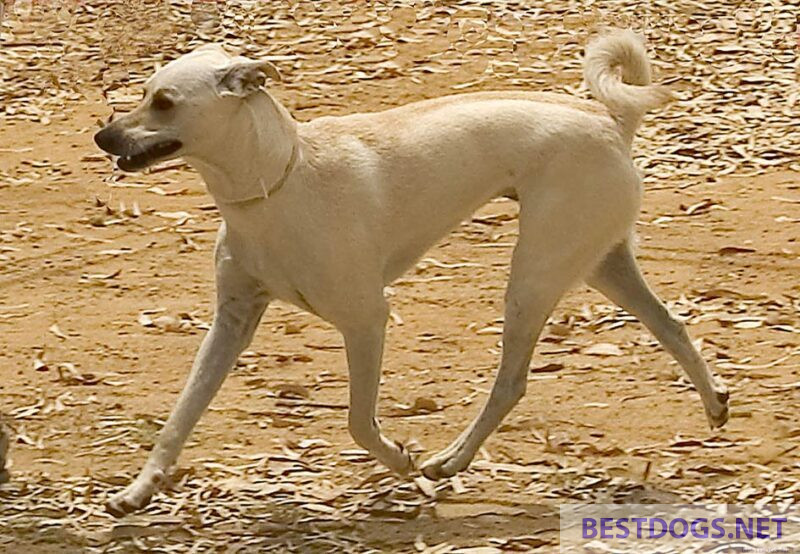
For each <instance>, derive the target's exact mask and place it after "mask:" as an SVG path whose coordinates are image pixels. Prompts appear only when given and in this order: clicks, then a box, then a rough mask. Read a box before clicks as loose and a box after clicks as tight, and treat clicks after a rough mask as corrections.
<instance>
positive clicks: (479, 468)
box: [0, 1, 800, 553]
mask: <svg viewBox="0 0 800 554" xmlns="http://www.w3.org/2000/svg"><path fill="white" fill-rule="evenodd" d="M679 4H680V3H678V5H676V7H674V8H671V7H668V6H666V3H665V5H664V6H660V5H659V4H652V5H648V6H646V7H642V6H640V5H637V4H635V3H625V4H623V3H611V2H609V3H607V5H606V4H596V5H595V8H594V9H592V10H584V9H582V8H581V7H580V4H577V3H570V2H554V3H552V4H550V3H548V6H549V7H548V8H547V9H545V10H534V9H533V8H526V7H525V4H524V3H518V4H516V3H513V2H509V3H508V4H503V7H501V8H498V7H494V8H492V7H487V6H488V5H487V4H485V3H480V2H461V3H459V4H448V3H435V4H434V3H433V2H419V3H417V5H416V7H415V6H414V5H412V4H411V3H408V4H401V3H394V4H388V3H384V4H376V5H374V6H372V5H371V6H372V7H367V6H366V4H364V5H361V4H346V3H344V4H337V3H335V2H333V3H332V2H319V3H310V2H300V3H298V2H292V3H275V4H269V5H268V4H267V3H263V4H258V3H252V2H251V3H249V4H248V3H227V4H226V3H221V4H220V3H206V4H204V5H202V6H199V7H198V6H195V9H194V11H192V10H191V9H190V8H189V7H188V3H186V2H171V3H165V2H131V3H128V4H124V3H114V2H97V1H92V2H82V3H78V4H76V3H66V2H65V3H64V5H65V6H66V7H62V9H61V10H60V11H58V10H54V9H51V8H47V7H46V6H44V5H42V6H39V5H36V3H34V5H33V6H32V7H31V6H27V7H25V6H23V7H22V8H23V9H18V10H17V11H16V12H14V11H13V8H12V9H11V10H7V13H6V21H5V23H4V25H3V27H2V29H1V30H2V41H3V44H2V50H0V78H1V79H2V81H0V83H2V84H0V95H2V98H3V100H2V105H0V113H2V114H3V116H2V119H1V120H0V121H2V124H0V411H1V412H2V415H3V417H4V419H5V422H6V423H7V424H8V426H9V428H10V439H11V450H10V473H11V481H10V482H9V483H7V484H5V485H2V486H0V550H3V551H5V552H51V551H52V552H56V551H58V552H72V551H75V552H82V551H137V550H147V549H149V550H152V551H154V552H167V551H169V552H172V551H176V552H177V551H188V550H190V549H193V550H192V551H194V552H204V551H222V552H250V551H268V550H269V551H277V552H287V551H297V552H370V551H372V552H442V553H443V552H504V551H522V552H527V551H541V552H553V551H555V550H557V545H558V534H557V528H558V516H557V513H558V506H559V504H562V503H564V502H570V501H572V502H576V501H578V502H581V501H583V502H585V501H606V502H609V501H614V502H642V501H660V502H673V501H682V502H683V501H686V502H689V501H702V500H714V501H720V502H740V503H742V502H754V501H757V500H762V501H771V500H775V501H782V502H787V503H794V502H797V501H798V498H799V497H800V485H799V484H798V477H800V463H798V453H800V450H799V449H798V447H799V446H800V422H798V413H800V371H798V367H799V366H798V364H799V363H800V281H799V280H798V270H800V243H798V237H799V236H800V167H798V165H797V163H796V159H794V158H792V155H793V154H792V149H793V148H794V155H796V153H797V150H796V148H797V145H798V144H800V143H799V142H798V141H797V132H796V131H797V127H798V126H797V123H796V120H795V121H794V123H792V120H791V117H793V110H794V111H796V109H797V105H796V101H797V97H798V93H797V85H796V81H795V73H794V71H795V70H794V69H793V66H792V64H793V63H794V60H795V58H794V57H793V52H792V51H791V46H788V47H787V46H786V45H785V44H783V43H780V42H775V37H778V38H781V37H783V35H782V34H781V33H782V32H783V31H781V29H780V28H778V27H771V28H770V29H771V31H770V32H773V35H774V36H772V35H768V33H767V34H766V35H765V34H764V30H763V29H761V30H760V31H759V29H756V28H755V25H756V23H754V20H753V19H752V17H755V16H757V17H758V18H763V13H762V12H758V13H756V14H755V16H754V15H753V14H750V13H749V12H748V13H744V15H742V14H741V13H738V12H737V13H736V14H734V15H735V17H732V18H729V19H728V20H725V19H724V18H722V16H721V15H720V14H723V15H724V14H725V12H726V10H725V3H721V2H718V3H715V2H707V3H704V4H701V3H692V4H687V5H686V6H683V7H681V6H680V5H679ZM543 5H544V4H543ZM754 5H755V6H756V8H753V9H758V10H765V11H764V13H772V14H773V15H775V16H776V17H775V20H776V21H780V16H781V14H782V12H781V11H780V8H779V7H776V6H780V5H789V6H790V7H792V4H791V3H788V4H787V3H781V4H775V5H773V4H770V3H767V2H763V3H755V4H754ZM17 8H19V6H17ZM770 9H773V10H774V11H773V12H769V10H770ZM793 9H795V10H796V9H797V6H796V5H794V7H793ZM426 10H427V11H426ZM671 10H674V11H671ZM715 10H718V11H719V10H721V12H720V14H717V16H715V15H714V14H715ZM731 13H733V12H731ZM670 17H671V18H672V19H668V18H670ZM715 17H716V18H717V19H714V18H715ZM709 18H711V19H709ZM748 18H750V19H748ZM711 20H714V21H722V23H714V24H711V23H709V21H711ZM725 21H727V26H726V24H725ZM758 21H761V19H758ZM608 23H616V24H634V25H635V26H637V27H638V28H640V29H641V30H643V31H644V32H645V34H646V35H647V36H648V38H649V44H650V49H651V52H653V55H654V57H655V58H656V66H657V70H658V71H657V74H658V78H659V79H666V80H669V81H670V82H673V83H675V86H676V88H677V89H678V90H679V91H680V92H679V97H680V100H679V101H678V102H677V103H676V104H674V105H672V106H670V107H667V108H665V109H664V110H663V111H662V112H660V113H658V114H653V115H652V116H649V117H648V118H647V120H646V121H645V123H644V126H643V128H642V132H641V134H640V137H641V138H640V139H639V140H637V142H636V143H635V145H634V148H635V154H636V156H637V160H638V162H639V164H640V166H641V167H642V168H643V170H644V173H645V174H646V175H647V179H646V187H645V193H644V207H643V210H642V214H641V217H640V220H639V223H638V226H637V232H638V236H639V259H640V260H641V263H642V266H643V268H644V271H645V273H646V275H647V277H648V279H649V280H650V282H651V283H652V285H653V287H654V288H655V289H656V290H657V291H658V293H659V294H660V295H661V296H662V298H664V299H665V300H666V301H668V302H669V304H670V305H671V307H672V308H673V310H674V311H675V312H676V313H677V314H678V315H680V316H681V317H682V318H684V319H685V320H686V321H687V323H688V328H689V331H690V333H691V334H692V336H693V337H694V338H695V339H697V340H699V341H701V343H702V352H703V354H704V356H705V358H706V359H707V360H709V361H710V362H711V363H712V364H713V365H714V367H715V369H716V371H717V372H718V373H719V374H721V375H722V376H723V377H724V379H725V380H726V381H727V383H728V385H729V387H730V390H731V398H732V408H731V409H732V417H731V420H730V422H729V424H728V425H727V426H726V427H725V428H724V429H723V430H721V431H719V432H710V431H709V429H708V426H707V424H706V420H705V417H704V415H703V412H702V407H701V404H700V401H699V398H698V396H697V394H696V393H695V391H694V390H693V389H692V387H691V386H690V385H689V384H688V383H687V380H686V378H685V377H684V376H683V375H682V374H681V373H680V371H679V370H678V368H677V366H676V364H675V363H674V362H673V361H672V359H671V358H669V357H668V355H667V354H666V353H665V352H664V351H663V350H662V349H661V348H660V347H659V346H658V344H657V343H656V342H654V340H653V339H652V337H651V336H650V335H649V334H648V333H647V332H646V330H645V329H644V328H643V327H642V326H641V325H640V324H639V323H637V322H636V321H635V320H633V319H632V318H631V317H629V316H628V315H627V314H625V313H624V312H622V311H620V310H618V309H616V308H614V307H613V306H611V305H610V304H609V303H608V301H607V300H605V299H604V298H602V297H601V296H599V295H598V294H596V293H593V292H591V291H590V290H589V289H587V288H586V287H584V286H578V287H576V289H575V290H574V291H572V292H571V293H570V294H569V295H568V296H567V297H565V299H564V300H563V301H562V303H561V304H560V305H559V306H558V308H557V309H556V311H555V312H554V314H553V316H552V319H551V322H550V324H549V326H548V327H547V329H546V331H545V333H544V335H543V339H542V341H541V343H540V345H539V347H538V348H537V351H536V353H535V356H534V360H533V362H532V368H531V374H530V382H529V389H528V395H527V397H526V398H525V399H524V400H523V401H522V402H521V403H520V404H519V406H518V407H517V408H516V409H515V410H514V411H513V412H512V414H511V415H510V416H509V417H508V419H507V421H506V422H505V423H504V424H503V426H502V427H501V428H500V429H499V431H498V432H497V433H495V434H494V435H493V436H492V437H491V438H490V439H489V440H488V442H487V443H486V445H485V448H484V449H483V450H482V451H481V453H480V455H479V456H478V457H477V459H476V461H475V463H474V464H473V465H472V467H471V468H470V469H469V470H468V471H466V472H465V473H464V474H462V475H461V476H460V477H458V478H455V479H452V480H450V481H447V482H443V483H436V484H432V483H428V482H426V481H424V480H421V479H417V480H416V481H414V480H410V481H402V480H400V479H397V478H395V477H393V476H391V475H389V474H387V473H386V472H385V471H384V470H383V469H382V468H381V467H379V466H377V465H376V464H375V463H374V462H373V461H372V460H370V459H369V457H367V456H365V455H364V453H363V452H361V451H360V450H358V449H357V448H356V447H355V445H354V444H353V442H352V441H351V439H350V437H349V436H348V433H347V429H346V399H347V380H346V366H345V358H344V353H343V349H342V340H341V338H340V336H339V335H338V333H337V332H336V330H335V329H333V328H332V327H331V326H330V325H328V324H326V323H324V322H322V321H320V320H318V319H316V318H314V317H313V316H310V315H307V314H304V313H302V312H301V311H300V310H298V309H296V308H294V307H292V306H289V305H285V304H276V305H274V306H272V307H271V308H270V309H269V310H268V312H267V314H266V315H265V317H264V320H263V323H262V324H261V327H260V329H259V332H258V334H257V336H256V338H255V341H254V342H253V344H252V346H251V347H250V349H249V350H248V351H247V352H246V353H245V354H244V355H243V356H242V358H241V361H240V363H239V364H238V366H237V367H236V368H235V370H234V371H233V372H232V373H231V375H230V377H229V379H228V380H227V382H226V383H225V385H224V387H223V389H222V391H221V392H220V394H219V396H218V397H217V398H216V400H215V401H214V402H213V405H212V406H211V409H210V411H209V412H208V413H207V414H206V415H205V416H204V417H203V419H202V421H201V423H200V424H199V425H198V427H197V429H196V430H195V432H194V434H193V436H192V437H191V440H190V442H189V444H188V445H187V448H186V449H185V451H184V453H183V455H182V457H181V459H180V462H179V464H178V468H177V471H176V475H175V477H174V486H173V488H172V490H170V491H167V492H165V493H163V494H159V495H158V496H157V497H155V498H154V500H153V503H152V504H151V506H150V508H148V510H146V511H145V512H143V513H142V514H139V515H136V516H131V517H129V518H126V519H124V520H114V519H113V518H111V517H110V516H108V515H106V514H105V512H104V511H103V501H104V499H105V498H106V497H107V496H108V495H109V494H110V493H113V492H115V491H117V490H119V488H120V487H121V486H122V485H123V484H124V483H125V482H126V481H127V480H128V479H129V478H130V477H131V476H132V475H134V473H135V472H136V471H137V470H138V469H139V467H140V466H141V464H142V463H143V462H144V460H145V458H146V456H147V453H148V452H147V451H148V449H149V448H151V446H152V444H153V441H154V440H155V437H156V434H157V431H158V429H159V427H160V426H161V425H162V424H163V421H164V420H165V418H166V417H167V415H168V413H169V410H170V408H171V406H172V404H173V402H174V401H175V398H176V395H177V393H178V391H179V390H180V388H181V386H182V384H183V381H184V379H185V377H186V374H187V371H188V368H189V365H190V363H191V360H192V357H193V355H194V352H195V350H196V348H197V346H198V344H199V342H200V339H201V336H202V334H203V333H204V332H205V329H206V328H207V322H208V321H209V320H210V318H211V300H212V295H213V282H212V263H211V249H212V245H213V241H214V237H215V230H216V227H217V225H218V223H219V215H218V213H217V211H216V210H215V209H214V207H213V205H212V204H211V199H210V197H209V196H207V195H206V194H205V192H204V190H203V186H202V183H201V182H200V181H199V179H198V177H197V175H196V174H195V173H194V172H192V171H191V170H190V169H188V168H187V167H185V166H183V165H181V164H180V163H176V162H171V163H168V164H167V168H166V169H158V170H155V171H151V172H150V173H148V174H145V175H140V174H137V175H124V174H121V173H120V172H119V171H118V170H115V169H113V167H112V163H111V162H110V160H109V159H108V158H107V157H105V156H104V155H102V154H101V153H100V152H99V151H98V150H97V149H96V147H95V146H94V145H93V142H92V135H93V133H94V131H95V130H96V129H97V122H98V120H101V121H104V120H106V119H107V118H108V117H109V116H110V114H111V108H110V107H109V104H111V105H112V106H114V107H115V108H116V109H117V110H124V109H127V107H129V106H130V105H131V102H132V101H133V100H135V99H136V98H138V95H139V94H140V93H139V90H140V86H141V81H142V79H143V78H144V77H146V76H147V75H149V74H150V73H151V72H152V70H153V68H154V66H155V64H156V63H157V62H159V61H161V60H169V59H171V58H173V57H174V56H176V55H177V54H179V53H180V52H184V51H187V50H190V49H191V48H192V47H193V46H194V45H196V44H199V43H202V42H206V41H209V40H217V41H223V42H225V43H226V44H228V46H229V47H230V48H232V49H235V48H236V47H240V48H244V50H245V51H246V52H248V53H249V54H250V55H269V56H272V57H273V59H274V60H275V62H276V63H277V64H278V65H279V66H280V68H281V70H282V71H283V73H284V74H285V76H286V82H285V83H284V84H282V85H276V86H274V87H273V91H274V94H275V95H276V96H277V97H278V98H279V99H280V100H281V101H283V102H285V104H286V105H287V106H288V107H289V108H290V109H291V111H292V112H293V113H294V114H295V116H296V117H297V118H298V119H300V120H307V119H309V118H313V117H316V116H319V115H323V114H343V113H349V112H354V111H369V110H376V109H380V108H383V107H387V106H392V105H397V104H401V103H404V102H407V101H411V100H416V99H421V98H425V97H434V96H439V95H442V94H448V93H453V92H459V91H461V90H481V89H492V88H497V89H500V88H502V89H509V88H520V87H530V88H535V89H537V90H559V91H564V92H575V93H577V94H580V95H585V94H586V92H585V91H584V90H583V89H582V88H581V84H580V53H581V51H582V48H583V45H584V43H585V41H586V39H587V37H589V36H590V34H591V33H592V32H594V31H595V30H596V29H597V27H598V26H599V25H601V24H608ZM714 25H717V26H716V27H714ZM709 34H711V35H712V38H711V39H710V40H707V38H708V35H709ZM765 37H766V38H765ZM792 40H793V39H792ZM759 41H760V42H759ZM775 44H777V46H775ZM737 47H738V50H737ZM769 48H774V50H769ZM757 77H758V78H757ZM431 186H435V183H431ZM515 213H516V205H515V203H514V202H512V201H510V200H501V201H496V202H493V203H491V204H489V205H488V206H486V207H485V208H483V209H481V210H480V211H479V212H478V213H477V214H475V216H474V217H473V218H472V219H471V220H468V221H465V222H464V223H463V224H462V225H461V226H460V227H458V228H457V229H455V230H454V231H453V233H452V234H450V235H449V236H448V237H446V238H445V239H444V240H443V241H441V242H440V243H439V244H438V245H437V246H436V247H435V248H434V249H433V250H432V251H431V252H430V253H429V254H428V255H427V256H426V257H425V258H424V259H423V260H421V261H420V262H419V264H418V265H417V267H416V268H415V270H413V271H411V272H410V273H409V274H408V275H406V276H405V277H403V278H402V279H401V280H400V281H398V282H397V283H396V284H394V285H393V286H392V287H391V288H390V289H388V290H387V294H388V295H389V296H390V297H391V302H392V306H393V310H394V313H393V318H392V322H391V324H390V328H389V336H388V346H387V352H386V356H385V363H384V379H383V385H382V389H381V400H380V411H381V416H382V421H383V426H384V428H385V430H386V432H387V433H388V434H389V435H390V436H392V437H396V438H398V439H400V440H401V441H404V442H406V443H408V444H410V445H411V446H412V449H413V450H414V451H415V452H416V453H418V454H419V456H420V458H424V457H425V456H428V455H430V454H431V453H433V452H435V451H437V450H438V449H440V448H442V447H444V446H445V445H446V444H448V442H449V441H450V440H452V439H453V438H454V437H455V436H456V434H457V433H459V432H460V430H461V429H462V428H463V426H464V425H465V424H466V423H467V421H468V420H469V419H470V418H471V417H473V416H474V415H475V414H476V413H477V411H478V409H479V407H480V406H481V404H482V402H483V401H484V399H485V397H486V394H487V391H488V390H489V388H490V386H491V383H492V378H493V374H494V368H495V365H496V363H497V361H498V354H499V345H498V341H499V338H500V334H499V329H500V327H501V325H502V319H501V318H502V306H503V289H504V284H505V281H506V277H507V272H508V261H509V256H510V253H511V250H512V247H513V244H514V240H515V236H516V229H517V226H516V220H515ZM414 477H416V476H414ZM764 499H766V500H764ZM477 547H482V548H483V549H482V550H480V549H476V550H469V549H470V548H477Z"/></svg>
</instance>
